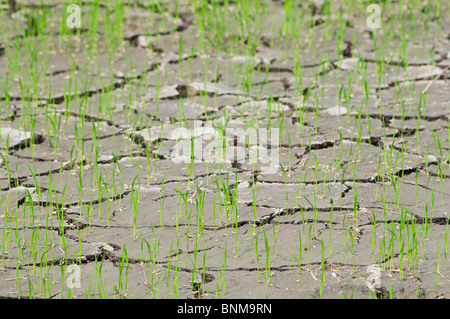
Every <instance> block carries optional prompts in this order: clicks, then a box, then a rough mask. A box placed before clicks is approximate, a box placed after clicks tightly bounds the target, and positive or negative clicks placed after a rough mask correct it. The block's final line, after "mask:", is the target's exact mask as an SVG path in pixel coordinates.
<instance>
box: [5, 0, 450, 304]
mask: <svg viewBox="0 0 450 319" xmlns="http://www.w3.org/2000/svg"><path fill="white" fill-rule="evenodd" d="M117 3H119V5H113V4H109V3H105V2H102V1H84V2H83V3H82V17H83V19H82V28H81V29H78V30H76V31H72V30H67V28H65V27H64V26H62V27H61V21H64V18H65V17H66V15H67V12H66V10H65V9H66V6H67V3H65V2H63V1H50V0H48V1H38V0H18V1H17V8H16V9H17V11H16V12H15V14H13V15H10V14H9V13H8V11H7V9H8V5H7V1H0V6H2V8H3V9H5V11H2V12H0V21H1V22H0V25H1V29H0V132H1V138H0V150H1V151H0V152H1V155H2V156H1V157H0V238H1V239H0V298H19V297H20V298H23V297H24V298H28V297H32V298H67V297H74V298H87V297H90V298H104V297H108V298H350V297H352V298H390V297H393V298H448V297H450V282H449V280H450V277H449V275H448V270H447V266H448V264H449V263H448V260H447V233H448V223H449V216H448V213H449V212H450V210H449V208H448V205H450V165H449V158H450V157H449V154H450V124H449V121H450V104H449V101H450V84H449V79H450V70H449V66H450V28H449V25H450V24H449V20H448V18H449V15H448V11H447V10H448V4H445V3H444V4H441V5H442V7H441V10H440V16H439V17H437V16H436V15H437V12H438V11H437V10H436V8H435V7H434V6H431V7H428V6H424V7H422V6H418V7H417V8H416V7H414V9H411V10H412V11H413V12H414V14H415V15H416V16H415V20H414V21H411V19H409V18H408V19H405V17H403V18H398V16H399V15H400V14H401V12H404V11H405V10H406V9H405V8H400V4H399V3H398V2H397V1H393V2H392V3H391V4H390V7H389V10H390V11H389V14H386V15H384V18H383V21H382V23H385V24H386V25H389V26H390V28H391V29H390V31H388V32H389V33H390V34H391V37H392V38H391V39H390V40H389V41H385V42H384V40H383V33H382V32H381V31H372V30H370V29H368V28H367V25H366V15H365V7H364V6H363V5H362V4H359V5H358V6H360V7H361V8H362V9H361V8H360V9H361V10H360V11H358V10H357V9H354V11H352V13H351V14H350V13H349V12H347V10H346V8H343V7H341V6H343V4H340V3H339V1H338V2H337V3H332V4H331V5H327V2H326V1H325V2H324V1H314V2H311V3H307V4H304V5H303V6H302V5H300V4H298V3H297V4H293V5H292V6H291V7H287V5H286V2H283V1H268V0H267V1H260V3H261V5H263V6H264V8H265V9H266V10H265V12H266V13H265V16H264V18H262V19H261V20H258V14H254V11H252V10H256V9H254V8H253V7H252V6H249V7H246V6H244V5H241V4H239V1H229V3H228V4H227V1H204V3H203V2H201V3H203V4H202V5H199V7H196V8H194V7H195V6H194V5H193V4H192V3H191V1H188V0H186V1H185V0H181V1H177V2H175V1H160V2H158V1H144V0H133V1H132V0H130V1H119V2H117ZM154 3H158V5H155V4H154ZM175 3H176V5H175ZM249 3H250V1H249ZM293 3H295V1H294V2H293ZM403 5H404V6H405V7H406V4H403ZM355 8H356V7H355ZM358 8H359V7H358ZM244 9H248V12H247V11H246V10H244ZM342 9H345V10H344V11H343V10H342ZM289 10H293V11H294V12H295V13H294V14H292V13H289V12H290V11H289ZM246 12H247V13H248V14H249V16H245V14H246ZM249 12H250V13H249ZM258 12H259V11H258ZM302 12H303V13H304V14H303V15H301V13H302ZM338 12H341V14H340V15H339V14H338ZM342 12H345V14H342ZM305 14H306V15H305ZM297 15H298V16H302V17H303V18H302V19H304V20H302V21H303V22H300V23H304V24H305V29H304V30H303V31H304V34H303V35H302V36H301V35H300V34H298V32H295V31H294V29H295V28H294V27H291V26H290V25H289V23H286V21H291V22H292V17H293V16H297ZM30 16H31V17H34V20H33V19H31V20H30V18H29V17H30ZM43 16H45V21H44V22H42V23H38V22H36V21H39V20H38V19H39V17H41V18H42V17H43ZM27 17H28V18H27ZM61 17H64V18H63V19H62V18H61ZM289 18H290V19H289ZM211 19H212V20H211ZM246 19H248V20H246ZM328 19H329V20H328ZM402 19H403V20H402ZM396 20H397V22H396ZM30 21H31V22H30ZM33 21H34V22H33ZM239 21H251V22H252V24H248V23H247V24H246V23H245V22H244V23H239ZM398 21H402V22H398ZM292 23H296V22H292ZM395 23H399V24H400V23H401V27H400V26H398V27H396V24H395ZM280 25H281V26H286V30H288V31H286V32H287V34H286V33H284V31H283V30H284V28H280V27H279V26H280ZM205 26H206V27H205ZM253 26H255V28H254V29H252V28H253ZM256 26H257V27H256ZM330 26H332V27H330ZM339 26H341V27H339ZM290 28H292V29H290ZM279 29H280V32H279ZM411 30H413V31H411ZM219 31H220V32H219ZM297 31H298V30H297ZM376 32H378V33H377V34H374V33H376ZM402 32H403V33H402ZM406 32H412V33H414V36H415V38H414V39H411V38H409V39H408V40H407V41H404V38H402V36H404V35H405V33H406ZM412 33H408V35H409V36H410V37H411V34H412ZM312 35H314V37H312ZM295 37H298V38H301V41H300V42H299V43H297V44H298V45H294V42H295V41H293V42H292V43H290V42H289V41H287V40H292V39H294V38H295ZM377 37H378V38H377ZM296 39H297V38H296ZM374 39H376V40H374ZM377 41H378V42H377ZM288 42H289V43H288ZM286 43H288V44H286ZM295 43H296V42H295ZM377 45H378V46H377ZM379 46H382V47H383V48H382V51H381V53H380V47H379ZM111 48H114V49H113V50H111ZM195 121H201V122H200V123H201V125H202V127H214V128H216V129H221V130H224V129H226V128H243V129H247V128H250V127H253V128H267V127H271V128H277V129H279V131H280V140H279V143H278V145H277V146H276V148H277V150H278V151H279V164H281V165H279V166H277V170H276V172H270V173H267V172H266V171H264V165H265V164H264V163H261V162H257V163H255V164H252V163H250V162H249V161H248V160H247V159H248V157H249V153H248V151H249V148H248V145H246V144H245V143H244V144H242V143H241V144H239V143H238V144H236V145H237V147H241V149H242V150H243V152H244V154H245V155H244V157H243V158H234V161H231V162H230V163H206V162H202V161H199V162H194V163H191V164H190V163H177V162H176V161H174V153H173V147H174V146H175V144H176V143H177V140H176V139H174V138H173V136H172V133H173V132H174V131H175V130H176V129H177V128H191V127H193V125H194V123H195ZM196 138H200V136H194V139H196ZM203 143H205V141H203ZM202 146H204V144H202ZM196 155H197V154H196ZM246 160H247V161H246ZM74 265H75V266H77V267H79V268H77V269H79V272H78V274H79V286H77V287H74V288H73V287H72V288H71V287H70V285H68V283H69V281H68V280H69V279H68V278H69V277H70V275H71V274H72V273H71V269H76V268H73V267H71V266H74ZM371 265H378V266H379V267H380V273H379V275H378V276H377V279H376V280H375V281H374V282H373V283H374V284H375V285H374V286H371V285H370V283H371V280H372V279H373V278H374V276H373V274H374V273H372V272H370V271H368V269H370V268H368V267H369V266H371ZM71 278H73V277H71ZM370 287H373V288H372V289H371V288H370Z"/></svg>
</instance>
